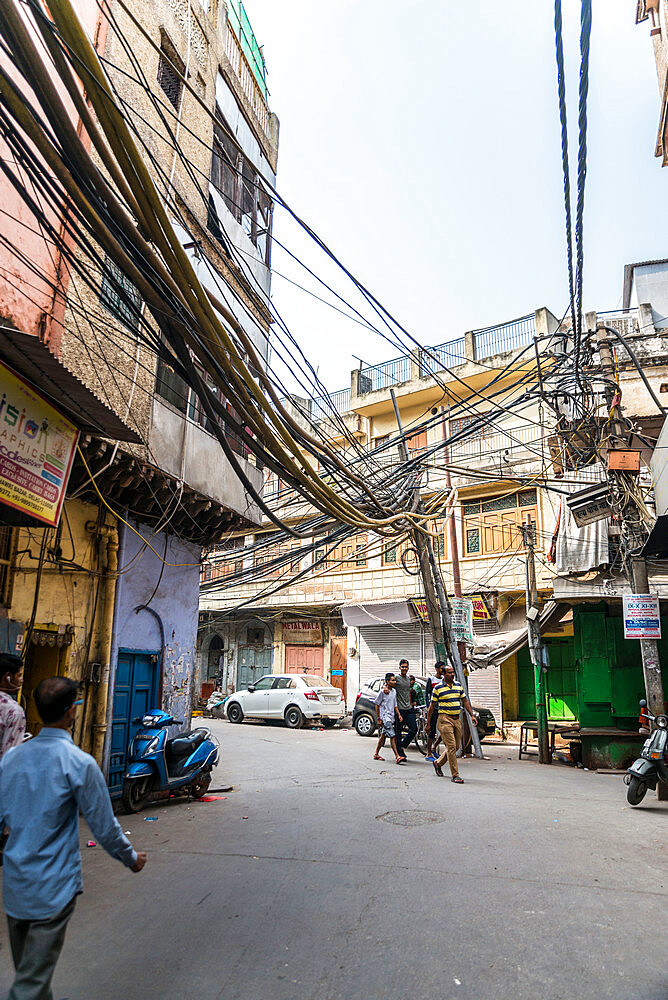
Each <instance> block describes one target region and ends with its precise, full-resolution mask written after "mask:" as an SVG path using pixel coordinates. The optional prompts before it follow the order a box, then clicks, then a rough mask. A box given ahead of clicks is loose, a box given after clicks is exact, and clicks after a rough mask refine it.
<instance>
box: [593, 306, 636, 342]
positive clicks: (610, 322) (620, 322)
mask: <svg viewBox="0 0 668 1000" xmlns="http://www.w3.org/2000/svg"><path fill="white" fill-rule="evenodd" d="M596 319H597V320H598V322H599V323H605V325H606V326H614V328H615V329H616V330H619V332H620V333H621V335H622V337H625V336H627V335H629V334H631V333H637V332H638V330H639V329H640V328H639V325H638V310H637V309H608V310H607V311H606V312H597V313H596Z"/></svg>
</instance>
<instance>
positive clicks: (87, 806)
mask: <svg viewBox="0 0 668 1000" xmlns="http://www.w3.org/2000/svg"><path fill="white" fill-rule="evenodd" d="M77 693H78V686H77V684H76V683H75V681H73V680H70V679H69V678H67V677H49V678H48V679H47V680H44V681H42V682H41V684H39V685H38V686H37V688H36V689H35V693H34V698H35V704H36V705H37V711H38V712H39V715H40V717H41V719H42V722H43V723H44V728H43V729H42V730H41V731H40V732H39V734H38V735H37V736H36V737H35V738H34V739H32V740H30V741H29V742H27V743H23V744H22V745H21V746H18V747H14V748H12V749H11V750H9V751H8V752H7V753H6V754H5V756H4V757H3V759H2V761H0V825H2V824H5V825H6V826H8V827H9V839H8V841H7V846H6V847H5V855H4V877H3V902H4V906H5V910H6V912H7V921H8V923H9V940H10V945H11V950H12V958H13V959H14V967H15V969H16V977H15V979H14V985H13V986H12V989H11V991H10V993H9V997H8V1000H53V994H52V992H51V979H52V977H53V972H54V969H55V966H56V962H57V961H58V957H59V955H60V952H61V949H62V947H63V942H64V940H65V931H66V929H67V924H68V922H69V919H70V917H71V916H72V913H73V911H74V906H75V903H76V897H77V896H78V895H79V893H81V892H82V891H83V879H82V876H81V853H80V851H79V811H81V813H82V814H83V816H84V818H85V820H86V822H87V823H88V825H89V827H90V828H91V831H92V832H93V835H94V836H95V838H96V840H97V841H98V842H99V843H100V844H101V845H102V847H104V849H105V850H106V851H107V852H108V853H109V854H110V855H111V856H112V857H114V858H118V860H119V861H122V862H123V864H124V865H126V866H127V867H128V868H130V869H131V870H132V871H133V872H140V871H141V870H142V868H143V867H144V865H145V863H146V855H145V854H143V853H139V854H138V853H137V852H136V851H135V850H134V849H133V847H132V844H131V843H130V841H129V840H128V839H127V837H125V836H124V834H123V831H122V830H121V828H120V825H119V823H118V821H117V819H116V818H115V816H114V813H113V810H112V808H111V801H110V799H109V793H108V791H107V786H106V785H105V782H104V778H103V776H102V772H101V771H100V769H99V767H98V766H97V764H96V763H95V761H94V759H93V758H92V757H91V756H90V755H89V754H87V753H84V752H83V750H80V749H79V748H78V747H76V746H75V745H74V743H73V742H72V737H71V735H70V733H69V730H70V728H71V727H72V725H73V723H74V718H75V716H76V712H77V707H78V706H79V705H80V704H81V701H80V700H79V699H78V698H77ZM91 992H92V993H94V989H93V990H92V991H91Z"/></svg>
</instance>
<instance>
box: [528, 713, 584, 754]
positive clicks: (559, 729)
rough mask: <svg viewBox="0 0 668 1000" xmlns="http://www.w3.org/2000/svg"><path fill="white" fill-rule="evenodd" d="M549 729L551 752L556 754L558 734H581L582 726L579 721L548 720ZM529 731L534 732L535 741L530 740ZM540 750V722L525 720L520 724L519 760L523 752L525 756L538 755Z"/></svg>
mask: <svg viewBox="0 0 668 1000" xmlns="http://www.w3.org/2000/svg"><path fill="white" fill-rule="evenodd" d="M547 731H548V733H549V740H550V754H554V741H555V739H556V738H557V736H567V735H573V736H579V735H580V727H579V726H578V724H577V723H568V722H548V724H547ZM529 733H533V735H534V737H535V742H534V741H532V742H529ZM538 752H539V751H538V723H537V722H523V723H522V725H521V726H520V746H519V760H522V754H524V756H525V757H531V756H537V755H538Z"/></svg>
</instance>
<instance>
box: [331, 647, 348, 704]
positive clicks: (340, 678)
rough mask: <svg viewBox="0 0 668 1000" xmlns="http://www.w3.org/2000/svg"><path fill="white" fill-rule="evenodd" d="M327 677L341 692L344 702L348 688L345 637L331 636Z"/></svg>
mask: <svg viewBox="0 0 668 1000" xmlns="http://www.w3.org/2000/svg"><path fill="white" fill-rule="evenodd" d="M329 676H330V680H331V683H332V686H333V687H337V688H340V689H341V691H342V692H343V700H344V701H345V700H346V690H347V687H348V639H347V637H346V636H345V635H333V636H332V638H331V641H330V654H329Z"/></svg>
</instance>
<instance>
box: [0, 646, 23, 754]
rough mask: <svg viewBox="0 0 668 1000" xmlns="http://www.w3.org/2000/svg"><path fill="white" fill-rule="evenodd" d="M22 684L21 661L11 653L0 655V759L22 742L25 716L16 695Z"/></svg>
mask: <svg viewBox="0 0 668 1000" xmlns="http://www.w3.org/2000/svg"><path fill="white" fill-rule="evenodd" d="M22 684H23V660H22V659H21V657H20V656H12V654H11V653H0V759H2V757H4V755H5V753H6V752H7V750H10V749H11V748H12V747H16V746H18V745H19V743H22V742H23V737H24V736H25V731H26V715H25V712H24V711H23V709H22V708H21V706H20V705H19V703H18V702H17V701H16V695H17V694H18V692H19V691H20V690H21V685H22Z"/></svg>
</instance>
